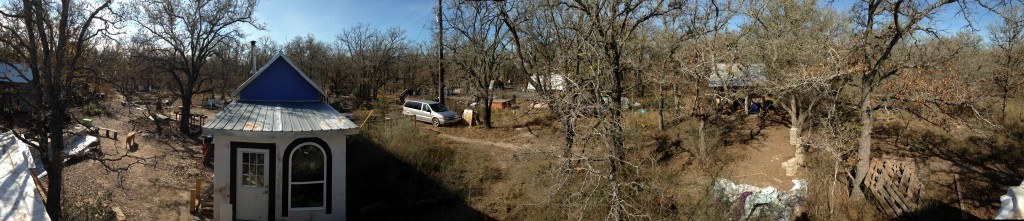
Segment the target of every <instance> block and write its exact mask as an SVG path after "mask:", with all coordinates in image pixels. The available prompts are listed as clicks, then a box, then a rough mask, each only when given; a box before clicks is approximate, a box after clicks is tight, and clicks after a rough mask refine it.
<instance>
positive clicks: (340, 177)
mask: <svg viewBox="0 0 1024 221" xmlns="http://www.w3.org/2000/svg"><path fill="white" fill-rule="evenodd" d="M295 139H297V138H265V137H234V136H224V135H221V136H216V137H214V140H213V143H214V145H215V157H214V172H213V173H214V176H213V185H214V189H213V190H214V191H213V192H214V198H213V199H214V200H213V202H214V210H213V211H214V213H213V217H214V220H231V217H232V214H230V213H231V206H232V205H231V204H230V196H229V195H230V194H231V188H229V185H230V183H231V163H233V162H230V159H231V156H230V153H231V141H235V142H250V143H275V144H276V145H277V156H276V157H274V160H276V163H275V164H276V165H275V168H272V169H273V171H272V172H270V174H272V175H274V176H276V179H275V182H276V183H275V184H274V186H275V188H276V189H275V191H274V193H275V194H276V196H274V202H275V203H274V207H275V208H273V209H274V211H275V213H274V214H276V216H277V217H276V219H277V220H345V219H346V217H345V214H347V213H346V211H345V206H346V202H345V201H346V192H345V187H346V185H345V183H346V179H345V176H346V172H345V170H346V168H345V164H346V160H345V156H346V155H347V147H346V144H345V139H346V136H345V135H337V136H331V137H320V139H322V140H323V141H324V142H326V143H327V145H328V146H330V149H331V160H332V162H331V165H332V166H333V167H334V168H333V169H332V170H331V171H332V175H331V178H332V179H333V181H332V182H331V184H332V190H331V191H332V197H331V200H332V202H331V203H332V204H331V207H332V211H331V214H324V211H290V212H288V217H281V206H282V204H283V203H282V202H283V197H284V196H282V188H285V187H284V186H282V183H283V182H282V181H283V180H284V179H286V177H283V176H281V168H282V166H283V165H282V164H283V163H284V161H282V160H283V159H284V156H285V155H284V154H285V149H287V148H288V144H291V143H292V141H294V140H295ZM238 211H246V212H266V211H254V210H253V209H247V208H238Z"/></svg>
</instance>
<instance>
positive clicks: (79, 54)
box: [0, 0, 116, 220]
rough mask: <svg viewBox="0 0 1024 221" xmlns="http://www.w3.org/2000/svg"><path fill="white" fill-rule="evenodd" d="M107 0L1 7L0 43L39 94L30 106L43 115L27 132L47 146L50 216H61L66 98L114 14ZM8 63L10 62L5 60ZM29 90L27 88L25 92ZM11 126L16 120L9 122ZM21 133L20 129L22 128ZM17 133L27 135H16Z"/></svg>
mask: <svg viewBox="0 0 1024 221" xmlns="http://www.w3.org/2000/svg"><path fill="white" fill-rule="evenodd" d="M110 5H111V1H109V0H108V1H101V2H95V3H89V2H72V1H70V0H63V1H34V0H24V1H18V2H6V3H4V5H3V7H2V8H0V15H2V16H3V17H2V18H0V19H2V21H0V33H2V34H0V35H3V36H4V38H0V45H2V47H4V48H9V49H11V53H12V55H11V56H10V58H12V61H13V62H18V63H20V64H19V65H21V67H23V68H19V70H18V72H19V74H20V75H21V76H31V82H30V84H32V85H33V86H34V87H33V88H34V90H35V94H36V95H38V98H36V101H38V102H36V103H35V104H37V105H38V106H36V107H34V108H35V111H36V112H37V113H39V114H40V115H41V116H44V117H42V118H39V119H34V120H37V122H36V125H35V126H37V127H35V128H36V129H31V128H30V131H29V133H33V134H35V135H36V138H37V139H35V140H36V141H37V142H38V145H35V144H33V142H25V143H28V144H29V145H30V146H33V147H34V148H37V149H40V150H41V151H43V152H46V153H47V154H46V156H47V157H46V160H45V162H46V163H47V171H48V174H49V185H48V190H47V191H48V193H47V195H48V196H49V198H48V201H47V205H46V207H47V208H46V210H47V212H48V213H49V214H50V218H51V219H54V220H60V219H61V218H62V217H61V214H62V213H61V202H62V200H61V193H62V187H63V181H64V177H63V170H64V160H63V158H64V156H63V155H62V151H63V150H64V126H65V124H67V123H68V121H67V119H66V118H68V112H67V108H68V107H67V104H68V103H69V102H68V98H70V97H72V94H73V93H74V91H75V90H76V89H77V88H76V87H73V82H75V80H76V78H77V77H79V76H80V74H79V71H81V70H82V63H83V62H82V60H83V57H85V56H86V54H88V53H91V52H94V51H95V48H94V47H95V45H94V44H93V39H95V38H97V37H102V36H105V34H107V33H108V32H107V31H106V30H107V29H108V28H110V27H111V25H112V24H113V22H116V21H115V20H109V19H110V18H109V17H107V16H109V15H110ZM7 65H11V64H10V63H8V64H7ZM26 94H29V93H26ZM6 127H9V129H12V131H15V132H16V133H18V131H17V130H14V129H16V128H14V125H7V126H6ZM21 134H24V133H21ZM17 137H18V139H21V140H23V141H27V139H26V137H24V136H21V135H18V136H17Z"/></svg>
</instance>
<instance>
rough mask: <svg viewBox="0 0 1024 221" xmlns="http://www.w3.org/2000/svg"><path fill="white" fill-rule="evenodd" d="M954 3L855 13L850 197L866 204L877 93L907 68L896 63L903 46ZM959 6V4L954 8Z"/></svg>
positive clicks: (865, 4)
mask: <svg viewBox="0 0 1024 221" xmlns="http://www.w3.org/2000/svg"><path fill="white" fill-rule="evenodd" d="M954 2H956V1H955V0H940V1H935V2H916V1H902V0H897V1H887V0H864V1H861V2H858V3H857V4H856V5H855V6H854V8H853V9H852V14H853V23H854V37H853V39H852V40H853V49H852V53H853V54H852V55H851V57H852V58H853V59H851V60H852V61H851V62H850V64H851V65H852V66H853V67H852V68H851V69H852V71H853V72H855V74H854V75H855V76H854V80H853V82H852V83H853V84H854V85H856V86H857V87H858V88H859V89H860V91H858V95H857V96H858V99H857V103H858V108H859V109H858V112H859V114H860V138H859V141H858V148H857V158H858V159H857V166H856V169H855V171H854V173H855V176H854V179H853V183H852V184H853V185H852V188H853V189H852V190H851V193H850V195H851V197H852V198H854V199H855V200H863V199H864V192H863V189H862V187H861V185H862V184H863V182H864V178H865V177H866V175H867V173H868V166H869V162H870V160H871V146H872V145H871V142H872V138H871V134H872V129H873V125H874V124H873V115H872V114H873V113H874V111H875V110H877V109H879V108H881V106H879V105H878V103H879V102H878V101H877V100H876V99H875V98H874V97H873V96H874V95H875V91H876V89H878V88H879V86H880V85H881V84H882V83H883V82H885V81H886V80H887V79H889V78H890V77H892V76H895V75H897V74H899V73H900V70H901V68H903V67H904V65H903V64H901V63H899V61H895V60H894V59H893V57H894V53H895V52H896V51H898V49H899V46H900V42H901V41H903V40H904V39H905V38H907V37H908V36H911V35H913V34H914V33H915V32H916V31H927V30H925V27H922V25H921V21H922V20H924V19H925V18H928V17H930V16H933V15H935V14H936V13H938V12H939V9H940V8H942V7H943V6H946V5H950V4H953V3H954ZM954 5H956V4H954Z"/></svg>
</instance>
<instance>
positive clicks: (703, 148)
mask: <svg viewBox="0 0 1024 221" xmlns="http://www.w3.org/2000/svg"><path fill="white" fill-rule="evenodd" d="M705 122H707V120H705V119H704V117H701V118H700V127H698V128H697V136H698V138H699V139H700V140H699V142H698V143H697V158H698V159H700V160H704V156H705V155H707V154H706V152H707V149H708V147H707V142H706V139H705V137H707V136H706V135H705V133H704V127H705V125H706V123H705Z"/></svg>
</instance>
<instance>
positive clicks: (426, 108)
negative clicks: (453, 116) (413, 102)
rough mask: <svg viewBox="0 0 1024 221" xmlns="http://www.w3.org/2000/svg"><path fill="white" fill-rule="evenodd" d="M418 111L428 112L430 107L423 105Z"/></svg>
mask: <svg viewBox="0 0 1024 221" xmlns="http://www.w3.org/2000/svg"><path fill="white" fill-rule="evenodd" d="M420 110H423V111H426V112H430V106H429V105H427V104H423V108H421V109H420Z"/></svg>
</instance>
